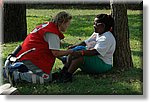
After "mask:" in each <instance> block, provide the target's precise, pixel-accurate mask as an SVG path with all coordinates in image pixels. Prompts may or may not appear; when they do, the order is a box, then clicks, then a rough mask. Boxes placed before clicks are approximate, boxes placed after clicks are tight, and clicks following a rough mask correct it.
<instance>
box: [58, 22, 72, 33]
mask: <svg viewBox="0 0 150 102" xmlns="http://www.w3.org/2000/svg"><path fill="white" fill-rule="evenodd" d="M69 25H70V20H69V21H68V22H63V23H62V24H61V25H60V26H59V30H60V31H61V32H65V31H66V30H67V28H68V27H69Z"/></svg>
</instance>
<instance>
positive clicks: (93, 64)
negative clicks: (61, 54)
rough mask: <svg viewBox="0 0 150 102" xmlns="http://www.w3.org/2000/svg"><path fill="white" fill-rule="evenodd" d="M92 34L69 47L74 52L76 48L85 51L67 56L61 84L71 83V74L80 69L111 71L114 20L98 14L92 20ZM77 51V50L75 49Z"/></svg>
mask: <svg viewBox="0 0 150 102" xmlns="http://www.w3.org/2000/svg"><path fill="white" fill-rule="evenodd" d="M93 26H94V30H95V31H94V33H93V34H92V35H91V37H89V38H88V39H87V40H85V41H83V42H81V43H80V44H78V45H74V46H71V47H69V49H73V50H76V48H77V46H84V47H86V49H84V48H83V47H82V48H83V49H84V50H82V49H80V50H78V51H74V52H73V53H72V54H70V55H69V56H68V61H67V63H65V65H64V67H63V69H62V70H61V77H60V78H58V80H59V81H61V82H68V81H72V75H73V73H74V72H75V71H76V70H77V69H78V68H81V70H82V71H84V72H87V73H94V74H97V73H103V72H106V71H109V70H111V68H112V58H113V53H114V51H115V47H116V41H115V38H114V36H113V34H112V27H113V26H114V20H113V18H112V17H111V16H110V15H107V14H99V15H97V16H96V17H95V19H94V25H93ZM77 49H78V48H77Z"/></svg>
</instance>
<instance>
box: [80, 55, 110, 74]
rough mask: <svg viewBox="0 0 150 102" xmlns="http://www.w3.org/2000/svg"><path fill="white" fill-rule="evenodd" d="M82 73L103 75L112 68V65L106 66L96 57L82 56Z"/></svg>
mask: <svg viewBox="0 0 150 102" xmlns="http://www.w3.org/2000/svg"><path fill="white" fill-rule="evenodd" d="M83 59H84V60H83V65H82V66H81V67H80V68H81V70H82V71H84V72H87V73H103V72H107V71H108V70H110V69H111V68H112V65H109V64H106V63H105V62H104V61H103V60H102V59H100V58H99V57H98V56H84V58H83Z"/></svg>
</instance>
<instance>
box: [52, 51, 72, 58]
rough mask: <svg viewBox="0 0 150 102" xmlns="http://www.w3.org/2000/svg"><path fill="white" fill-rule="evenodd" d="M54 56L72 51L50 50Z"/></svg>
mask: <svg viewBox="0 0 150 102" xmlns="http://www.w3.org/2000/svg"><path fill="white" fill-rule="evenodd" d="M51 51H52V53H53V55H54V56H55V57H61V56H66V55H69V54H71V53H73V50H51Z"/></svg>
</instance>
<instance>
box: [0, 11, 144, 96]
mask: <svg viewBox="0 0 150 102" xmlns="http://www.w3.org/2000/svg"><path fill="white" fill-rule="evenodd" d="M59 11H62V9H60V10H59V9H42V10H34V9H29V10H27V25H28V28H27V29H28V31H27V32H28V33H29V32H30V31H31V30H32V29H33V28H34V27H35V26H36V25H38V24H41V23H43V22H46V21H49V20H50V19H52V16H54V15H55V14H56V13H58V12H59ZM65 11H67V12H69V13H71V14H72V15H73V19H72V22H71V25H70V27H69V28H68V30H67V32H66V33H65V36H66V38H65V39H64V41H65V43H64V45H63V46H62V49H65V48H66V46H68V45H70V44H76V43H79V42H81V41H82V40H85V39H86V38H88V37H89V36H90V35H91V34H92V32H93V26H92V25H93V20H94V17H95V15H97V14H99V13H107V14H109V13H110V10H97V9H95V10H89V9H88V10H80V9H79V10H77V9H65ZM128 19H129V31H130V43H131V50H132V58H133V63H134V68H132V69H129V70H117V69H113V70H112V71H110V72H107V73H104V74H99V75H88V74H85V73H83V72H81V71H80V69H79V70H78V71H77V72H76V73H75V76H74V79H73V82H72V83H61V84H58V83H50V84H44V85H40V84H37V85H35V84H34V85H32V84H27V83H21V84H18V86H17V88H18V90H19V92H20V93H21V94H101V95H104V94H105V95H107V94H121V95H124V94H131V95H132V94H140V95H141V94H143V77H142V75H143V68H142V62H143V61H142V58H143V51H142V44H143V43H142V42H143V41H142V37H143V35H142V34H143V32H142V12H141V11H138V10H136V11H131V10H128ZM20 43H22V42H16V43H14V42H13V43H6V44H3V45H2V47H3V51H2V59H3V62H4V60H5V58H6V57H7V55H8V54H9V53H11V51H13V49H14V48H15V47H16V46H17V45H18V44H20ZM62 66H63V65H62V63H61V62H60V61H59V60H56V63H55V65H54V68H53V72H54V71H57V69H58V68H61V67H62Z"/></svg>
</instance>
